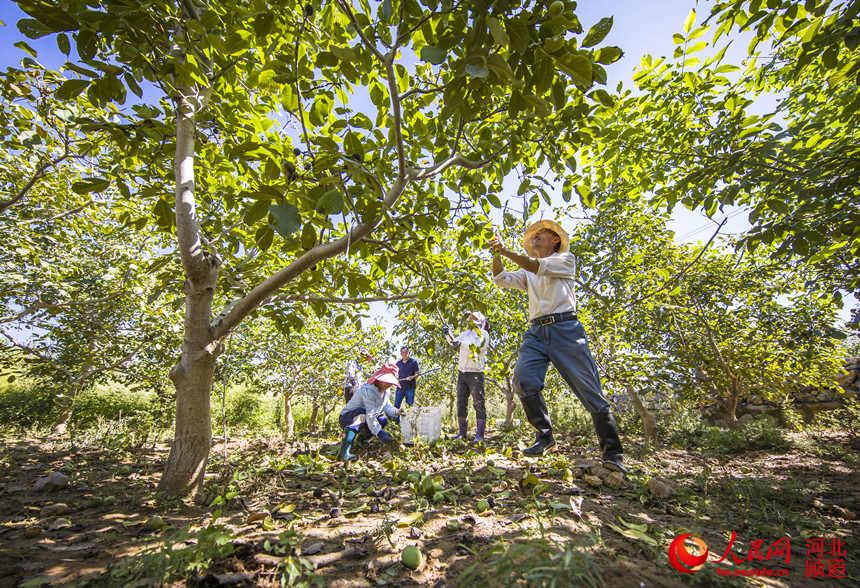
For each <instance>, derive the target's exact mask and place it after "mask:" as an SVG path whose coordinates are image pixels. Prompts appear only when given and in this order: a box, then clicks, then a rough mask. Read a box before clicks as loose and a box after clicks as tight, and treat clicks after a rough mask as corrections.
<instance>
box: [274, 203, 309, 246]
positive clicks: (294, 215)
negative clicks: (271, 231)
mask: <svg viewBox="0 0 860 588" xmlns="http://www.w3.org/2000/svg"><path fill="white" fill-rule="evenodd" d="M269 212H270V213H271V215H272V218H274V219H275V229H276V230H277V231H278V233H279V234H280V235H281V236H282V237H284V238H285V239H286V238H288V237H290V236H292V234H293V233H295V232H296V231H297V230H298V229H299V226H301V218H300V217H299V209H298V208H296V207H295V206H293V205H292V204H290V203H289V202H288V203H286V204H277V205H273V206H270V207H269Z"/></svg>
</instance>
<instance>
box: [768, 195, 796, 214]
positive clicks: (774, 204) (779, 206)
mask: <svg viewBox="0 0 860 588" xmlns="http://www.w3.org/2000/svg"><path fill="white" fill-rule="evenodd" d="M766 204H767V207H768V208H770V209H771V210H772V211H774V212H776V213H778V214H789V213H790V212H791V209H790V208H789V207H788V205H787V204H786V203H785V202H783V201H782V200H779V199H778V198H772V199H770V200H768V201H767V203H766Z"/></svg>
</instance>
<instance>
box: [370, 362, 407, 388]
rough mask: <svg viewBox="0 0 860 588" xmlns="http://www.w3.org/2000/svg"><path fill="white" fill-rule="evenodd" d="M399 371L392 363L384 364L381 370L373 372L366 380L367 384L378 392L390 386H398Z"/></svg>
mask: <svg viewBox="0 0 860 588" xmlns="http://www.w3.org/2000/svg"><path fill="white" fill-rule="evenodd" d="M399 373H400V370H399V369H398V367H397V366H396V365H394V364H393V363H386V364H384V365H383V366H382V367H381V368H379V369H378V370H376V371H375V372H373V375H372V376H370V378H368V380H367V383H368V384H373V385H375V386H376V387H377V388H378V389H379V391H380V392H382V391H383V390H385V389H386V388H390V387H391V386H399V385H400V381H399V380H398V379H397V378H398V375H399Z"/></svg>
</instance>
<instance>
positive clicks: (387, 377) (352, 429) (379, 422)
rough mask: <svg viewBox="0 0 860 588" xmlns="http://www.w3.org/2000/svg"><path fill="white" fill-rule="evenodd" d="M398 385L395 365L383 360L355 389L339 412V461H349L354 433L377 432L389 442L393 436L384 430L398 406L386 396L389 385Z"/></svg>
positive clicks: (366, 435)
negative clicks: (363, 382)
mask: <svg viewBox="0 0 860 588" xmlns="http://www.w3.org/2000/svg"><path fill="white" fill-rule="evenodd" d="M397 385H399V380H398V369H397V366H396V365H394V364H392V363H386V364H385V365H383V366H382V367H381V368H379V369H378V370H376V371H375V372H374V373H373V375H372V376H370V378H369V379H368V380H367V383H365V384H362V385H361V386H359V387H358V390H356V391H355V393H354V394H353V395H352V398H350V399H349V402H347V403H346V406H344V407H343V410H342V411H341V412H340V419H339V423H340V426H341V427H343V429H344V435H343V441H342V442H341V445H340V453H339V454H338V456H339V457H340V459H341V460H342V461H352V460H353V459H355V456H354V455H352V453H350V450H351V449H352V444H353V443H354V442H355V439H356V437H359V438H361V439H369V438H370V437H371V436H374V435H375V436H376V438H377V439H379V440H380V441H381V442H382V443H391V442H393V441H394V438H393V437H392V436H391V434H390V433H388V432H387V431H386V430H385V426H386V425H387V424H388V422H389V419H393V420H398V421H399V418H398V417H399V416H400V414H401V411H400V409H397V408H394V406H392V404H391V400H390V398H389V388H391V387H392V386H397Z"/></svg>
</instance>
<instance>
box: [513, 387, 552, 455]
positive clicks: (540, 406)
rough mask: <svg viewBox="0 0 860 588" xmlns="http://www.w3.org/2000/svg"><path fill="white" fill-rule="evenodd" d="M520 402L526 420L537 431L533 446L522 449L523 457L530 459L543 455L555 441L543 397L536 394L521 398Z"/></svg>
mask: <svg viewBox="0 0 860 588" xmlns="http://www.w3.org/2000/svg"><path fill="white" fill-rule="evenodd" d="M520 402H522V405H523V411H524V412H525V413H526V418H527V419H528V420H529V422H530V423H531V425H532V426H533V427H534V428H535V429H537V437H536V438H535V443H534V445H532V446H531V447H529V448H527V449H523V455H528V456H532V457H534V456H538V455H543V454H544V453H545V452H546V451H547V450H548V449H550V448H552V447H554V446H555V439H553V436H552V421H551V420H550V418H549V411H548V410H547V408H546V402H545V401H544V399H543V395H542V394H541V393H540V392H538V393H536V394H532V395H530V396H521V397H520Z"/></svg>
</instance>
